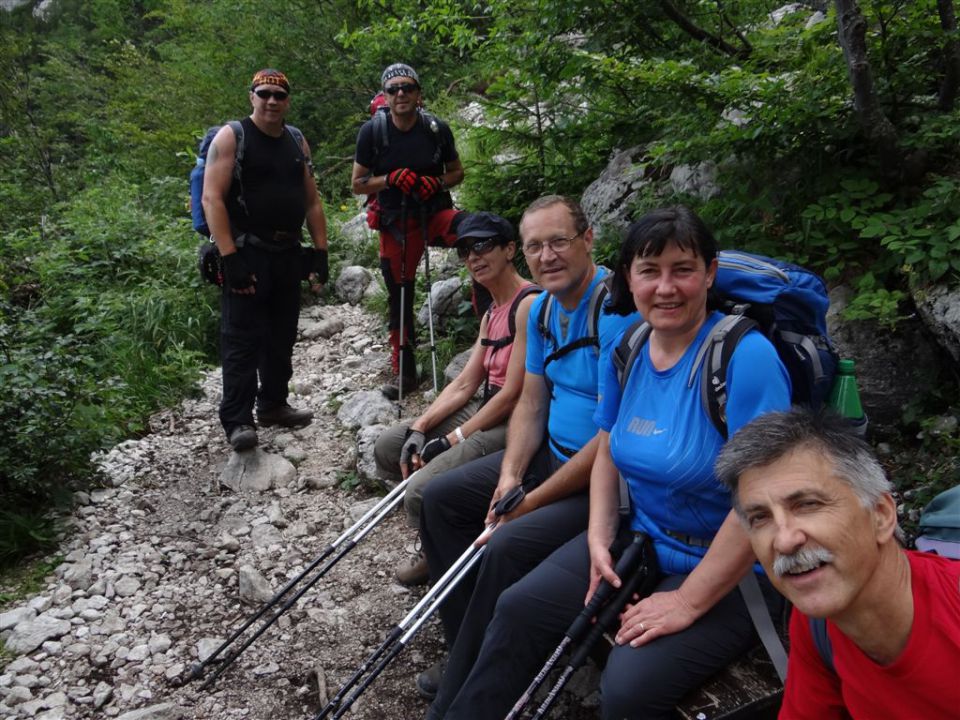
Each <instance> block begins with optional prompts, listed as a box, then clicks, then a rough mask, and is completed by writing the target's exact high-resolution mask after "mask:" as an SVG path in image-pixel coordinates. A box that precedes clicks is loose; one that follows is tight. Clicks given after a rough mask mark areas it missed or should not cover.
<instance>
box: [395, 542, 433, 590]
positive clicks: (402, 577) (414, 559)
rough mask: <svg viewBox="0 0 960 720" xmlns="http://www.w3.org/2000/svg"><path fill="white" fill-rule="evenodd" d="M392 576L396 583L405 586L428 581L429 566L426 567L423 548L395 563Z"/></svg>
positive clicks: (423, 583) (413, 585)
mask: <svg viewBox="0 0 960 720" xmlns="http://www.w3.org/2000/svg"><path fill="white" fill-rule="evenodd" d="M394 577H396V578H397V582H398V583H400V584H401V585H406V586H407V587H416V586H417V585H426V584H427V583H428V582H429V581H430V568H429V567H427V556H426V555H424V554H423V550H420V551H419V552H417V553H415V554H414V555H411V556H410V557H408V558H407V559H406V560H404V561H403V562H401V563H400V564H399V565H397V570H396V572H395V573H394Z"/></svg>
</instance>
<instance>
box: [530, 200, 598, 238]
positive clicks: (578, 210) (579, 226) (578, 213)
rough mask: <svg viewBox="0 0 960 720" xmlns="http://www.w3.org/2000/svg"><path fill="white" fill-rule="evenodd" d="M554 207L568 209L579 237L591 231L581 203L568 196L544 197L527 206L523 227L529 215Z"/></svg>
mask: <svg viewBox="0 0 960 720" xmlns="http://www.w3.org/2000/svg"><path fill="white" fill-rule="evenodd" d="M554 205H563V206H564V207H565V208H567V211H568V212H569V213H570V217H572V218H573V227H574V229H575V230H576V231H577V235H581V234H583V233H585V232H586V231H587V230H589V229H590V222H589V221H588V220H587V214H586V213H585V212H583V208H582V207H580V203H578V202H577V201H576V200H574V199H573V198H572V197H568V196H566V195H544V196H543V197H539V198H537V199H536V200H534V201H533V202H532V203H530V204H529V205H527V209H526V210H524V211H523V215H522V216H521V217H520V225H523V221H524V219H525V218H526V217H527V215H530V214H531V213H534V212H536V211H537V210H543V209H544V208H548V207H553V206H554Z"/></svg>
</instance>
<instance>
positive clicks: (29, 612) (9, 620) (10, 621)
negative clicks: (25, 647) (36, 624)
mask: <svg viewBox="0 0 960 720" xmlns="http://www.w3.org/2000/svg"><path fill="white" fill-rule="evenodd" d="M36 617H37V611H36V610H35V609H34V608H32V607H30V606H29V605H25V606H23V607H18V608H14V609H13V610H10V611H9V612H5V613H0V632H3V631H4V630H9V629H10V628H12V627H16V626H17V625H19V624H20V623H22V622H26V621H28V620H33V619H34V618H36Z"/></svg>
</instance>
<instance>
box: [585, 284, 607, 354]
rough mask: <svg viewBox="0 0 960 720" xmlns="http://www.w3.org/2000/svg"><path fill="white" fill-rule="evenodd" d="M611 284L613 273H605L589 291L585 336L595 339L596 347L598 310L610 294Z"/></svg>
mask: <svg viewBox="0 0 960 720" xmlns="http://www.w3.org/2000/svg"><path fill="white" fill-rule="evenodd" d="M612 284H613V273H610V272H608V273H607V275H606V276H605V277H604V278H603V279H602V280H601V281H600V282H598V283H597V284H596V285H594V286H593V291H592V292H591V293H590V306H589V308H588V309H587V336H588V337H591V338H596V339H597V347H600V341H599V337H600V332H599V330H598V328H599V326H600V311H601V310H603V303H604V301H605V300H606V299H607V296H608V295H609V294H610V286H611V285H612Z"/></svg>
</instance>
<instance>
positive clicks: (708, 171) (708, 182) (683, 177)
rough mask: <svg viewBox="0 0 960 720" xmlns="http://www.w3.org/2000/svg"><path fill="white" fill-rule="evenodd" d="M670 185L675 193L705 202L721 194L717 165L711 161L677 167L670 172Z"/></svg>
mask: <svg viewBox="0 0 960 720" xmlns="http://www.w3.org/2000/svg"><path fill="white" fill-rule="evenodd" d="M670 184H671V185H672V186H673V190H674V192H678V193H684V194H685V195H693V196H695V197H698V198H700V200H704V201H706V200H709V199H710V198H712V197H715V196H716V195H719V194H720V186H719V185H717V165H716V163H714V162H712V161H710V160H706V161H704V162H701V163H697V164H696V165H677V166H676V167H675V168H673V170H671V171H670Z"/></svg>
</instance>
